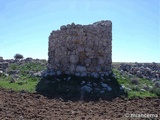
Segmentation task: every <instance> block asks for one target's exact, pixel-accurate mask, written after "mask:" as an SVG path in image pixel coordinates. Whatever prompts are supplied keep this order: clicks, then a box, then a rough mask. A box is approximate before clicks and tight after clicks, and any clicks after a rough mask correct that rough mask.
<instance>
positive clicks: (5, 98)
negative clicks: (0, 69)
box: [0, 89, 160, 120]
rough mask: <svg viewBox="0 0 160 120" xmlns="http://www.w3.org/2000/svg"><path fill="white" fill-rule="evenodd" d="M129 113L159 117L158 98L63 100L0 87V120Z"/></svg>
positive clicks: (116, 118) (93, 119) (103, 118)
mask: <svg viewBox="0 0 160 120" xmlns="http://www.w3.org/2000/svg"><path fill="white" fill-rule="evenodd" d="M126 113H128V114H126ZM131 113H133V114H136V113H138V114H159V117H158V118H157V117H156V118H155V119H160V98H145V99H140V98H137V99H126V98H123V99H122V98H116V99H114V100H112V101H104V100H99V101H89V102H84V101H69V100H68V101H63V100H62V99H49V98H47V97H44V96H42V95H39V94H36V93H34V94H31V93H23V92H14V91H9V90H4V89H0V120H125V119H126V120H128V119H129V118H130V117H128V116H129V115H130V114H131ZM134 119H137V118H134ZM141 119H142V118H141ZM144 119H145V118H144Z"/></svg>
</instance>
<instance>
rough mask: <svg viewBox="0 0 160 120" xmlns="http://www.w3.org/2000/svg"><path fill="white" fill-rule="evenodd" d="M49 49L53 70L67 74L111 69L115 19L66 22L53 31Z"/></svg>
mask: <svg viewBox="0 0 160 120" xmlns="http://www.w3.org/2000/svg"><path fill="white" fill-rule="evenodd" d="M48 50H49V52H48V57H49V58H48V62H49V68H50V69H54V70H56V71H60V72H62V73H64V74H84V75H87V74H93V73H96V74H104V73H106V72H109V71H111V64H112V22H111V21H109V20H106V21H99V22H95V23H93V24H89V25H80V24H76V25H75V24H74V23H72V24H68V25H66V26H65V25H63V26H61V27H60V30H56V31H52V33H51V34H50V36H49V49H48ZM107 74H108V73H107Z"/></svg>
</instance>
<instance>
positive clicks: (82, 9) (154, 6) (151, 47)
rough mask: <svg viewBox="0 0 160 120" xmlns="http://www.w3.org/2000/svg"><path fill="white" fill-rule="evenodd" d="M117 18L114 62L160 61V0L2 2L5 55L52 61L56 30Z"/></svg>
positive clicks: (1, 50) (1, 49) (0, 49)
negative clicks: (50, 43) (50, 51)
mask: <svg viewBox="0 0 160 120" xmlns="http://www.w3.org/2000/svg"><path fill="white" fill-rule="evenodd" d="M100 20H111V21H112V24H113V31H112V36H113V38H112V39H113V42H112V46H113V47H112V60H113V61H114V62H160V0H0V56H3V57H4V59H10V58H13V56H14V55H15V54H16V53H20V54H22V55H24V57H25V58H26V57H32V58H45V59H48V37H49V35H50V33H51V31H52V30H57V29H59V28H60V26H61V25H67V24H70V23H72V22H74V23H76V24H91V23H93V22H96V21H100Z"/></svg>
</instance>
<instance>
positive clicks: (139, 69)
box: [118, 63, 160, 81]
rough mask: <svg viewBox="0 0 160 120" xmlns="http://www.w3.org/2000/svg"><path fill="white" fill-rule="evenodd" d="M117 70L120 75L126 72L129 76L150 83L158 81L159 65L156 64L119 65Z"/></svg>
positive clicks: (159, 78)
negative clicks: (149, 81) (143, 79)
mask: <svg viewBox="0 0 160 120" xmlns="http://www.w3.org/2000/svg"><path fill="white" fill-rule="evenodd" d="M118 69H119V70H120V71H121V73H124V72H127V73H128V74H129V75H130V76H131V75H136V76H137V77H140V78H145V79H148V80H152V81H156V80H160V65H158V64H156V63H135V64H134V65H130V64H121V65H120V67H119V68H118Z"/></svg>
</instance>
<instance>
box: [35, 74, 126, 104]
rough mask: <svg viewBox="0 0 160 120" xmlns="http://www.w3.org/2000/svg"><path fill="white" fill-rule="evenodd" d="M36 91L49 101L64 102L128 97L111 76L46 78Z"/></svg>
mask: <svg viewBox="0 0 160 120" xmlns="http://www.w3.org/2000/svg"><path fill="white" fill-rule="evenodd" d="M102 84H107V85H108V86H110V87H111V89H112V90H110V91H109V90H108V89H106V88H104V86H102ZM83 86H85V87H86V86H87V87H86V89H83V90H82V87H83ZM87 88H88V90H87ZM36 91H37V92H38V93H39V94H42V95H44V96H46V97H48V98H50V99H53V98H62V99H63V100H65V101H68V100H72V101H79V100H83V101H97V100H99V99H102V100H109V101H112V100H113V99H114V98H116V97H127V96H128V94H127V93H126V92H125V91H124V89H121V85H120V84H119V83H118V81H117V79H115V78H114V77H112V76H111V75H110V76H108V77H104V78H103V79H100V78H97V79H96V78H92V77H77V76H74V75H71V76H68V75H65V74H63V75H60V76H47V77H44V78H43V79H41V80H40V82H39V83H38V84H37V86H36Z"/></svg>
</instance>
